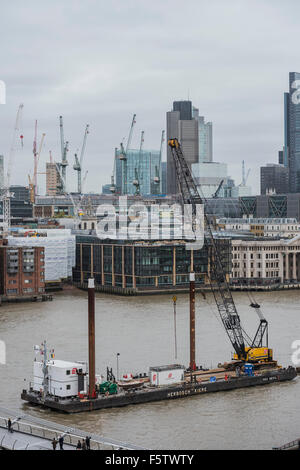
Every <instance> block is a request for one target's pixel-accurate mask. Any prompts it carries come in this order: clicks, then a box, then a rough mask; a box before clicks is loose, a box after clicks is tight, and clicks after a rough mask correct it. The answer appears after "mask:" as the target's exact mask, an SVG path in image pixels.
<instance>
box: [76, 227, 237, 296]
mask: <svg viewBox="0 0 300 470" xmlns="http://www.w3.org/2000/svg"><path fill="white" fill-rule="evenodd" d="M208 243H209V242H208V241H207V242H206V243H205V244H204V246H203V248H202V249H200V250H186V246H185V245H186V242H185V241H184V240H153V241H143V242H141V241H134V240H118V241H116V240H100V239H99V238H98V237H95V236H92V235H78V236H76V266H75V268H74V269H73V282H74V284H75V285H77V286H79V287H87V281H88V279H89V278H90V277H93V278H94V279H95V287H96V290H100V291H106V292H112V293H120V294H128V295H130V294H138V293H147V292H148V293H149V292H153V293H155V292H156V293H158V292H170V289H172V291H173V290H177V289H178V290H180V289H186V290H187V289H188V288H189V273H190V270H191V269H192V270H193V271H194V272H195V276H196V282H197V284H202V285H206V284H207V285H208V284H209V275H210V264H211V260H212V258H211V256H212V255H211V250H210V248H209V244H208ZM216 243H217V244H218V245H219V247H220V251H221V253H222V262H223V266H224V270H225V272H226V273H227V276H228V279H229V274H230V272H231V241H230V240H229V239H224V238H219V239H217V240H216Z"/></svg>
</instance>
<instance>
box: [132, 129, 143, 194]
mask: <svg viewBox="0 0 300 470" xmlns="http://www.w3.org/2000/svg"><path fill="white" fill-rule="evenodd" d="M144 135H145V132H144V131H142V133H141V142H140V150H139V154H138V166H137V167H135V169H134V180H133V182H132V184H133V185H134V186H135V195H136V196H139V195H140V192H141V158H142V150H143V145H144Z"/></svg>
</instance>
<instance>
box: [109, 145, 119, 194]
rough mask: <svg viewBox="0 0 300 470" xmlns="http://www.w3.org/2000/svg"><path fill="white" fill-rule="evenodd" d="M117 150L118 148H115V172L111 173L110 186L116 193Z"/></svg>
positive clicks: (112, 191) (111, 190)
mask: <svg viewBox="0 0 300 470" xmlns="http://www.w3.org/2000/svg"><path fill="white" fill-rule="evenodd" d="M117 150H118V149H115V158H114V168H113V173H112V175H111V183H110V188H109V190H110V192H111V193H112V194H114V193H115V192H116V185H115V175H116V159H117Z"/></svg>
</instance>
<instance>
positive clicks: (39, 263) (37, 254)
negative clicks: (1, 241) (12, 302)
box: [0, 245, 45, 300]
mask: <svg viewBox="0 0 300 470" xmlns="http://www.w3.org/2000/svg"><path fill="white" fill-rule="evenodd" d="M44 292H45V268H44V248H43V247H18V246H5V245H2V246H0V296H1V297H2V299H3V300H4V299H6V298H7V299H11V298H19V297H32V296H37V295H39V296H40V295H43V294H44Z"/></svg>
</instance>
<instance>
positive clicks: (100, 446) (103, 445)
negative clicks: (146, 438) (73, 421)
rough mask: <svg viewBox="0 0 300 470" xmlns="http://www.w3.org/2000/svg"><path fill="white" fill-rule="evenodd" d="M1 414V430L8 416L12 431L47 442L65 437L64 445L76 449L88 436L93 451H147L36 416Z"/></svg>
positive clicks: (1, 410) (4, 410) (0, 410)
mask: <svg viewBox="0 0 300 470" xmlns="http://www.w3.org/2000/svg"><path fill="white" fill-rule="evenodd" d="M0 412H1V413H3V414H4V416H3V415H2V416H0V429H1V428H2V429H7V428H8V416H10V419H11V422H12V430H13V431H15V432H16V433H18V432H19V433H22V434H25V435H30V436H34V437H36V438H40V439H45V440H47V441H52V440H53V439H54V438H55V439H56V440H58V439H59V437H61V436H63V437H64V444H65V445H69V446H72V447H74V448H75V447H76V445H77V443H78V440H81V441H82V439H85V438H86V436H89V437H90V447H91V449H93V450H108V449H112V450H119V449H126V450H127V449H130V450H139V449H145V447H139V446H135V445H132V444H129V443H126V442H120V441H116V440H114V439H110V438H108V437H102V436H98V435H97V434H91V433H90V432H87V431H83V430H81V429H75V428H70V427H67V426H64V425H62V424H58V423H55V422H52V421H48V420H45V419H41V418H38V417H35V416H31V415H24V414H23V415H20V414H19V415H18V414H17V413H16V412H13V411H10V410H7V409H5V408H0ZM5 438H7V434H5V435H4V437H3V438H2V441H0V448H1V445H2V443H4V440H5ZM17 442H18V439H16V440H15V442H14V444H13V446H15V444H16V443H17ZM19 442H20V441H19ZM37 443H38V444H39V447H40V448H46V447H44V446H43V444H45V442H43V441H41V442H39V441H37ZM37 443H35V444H34V443H33V444H32V443H28V444H27V445H26V446H24V445H23V447H22V448H24V449H27V448H29V447H34V446H35V445H36V444H37ZM47 448H49V447H47Z"/></svg>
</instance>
